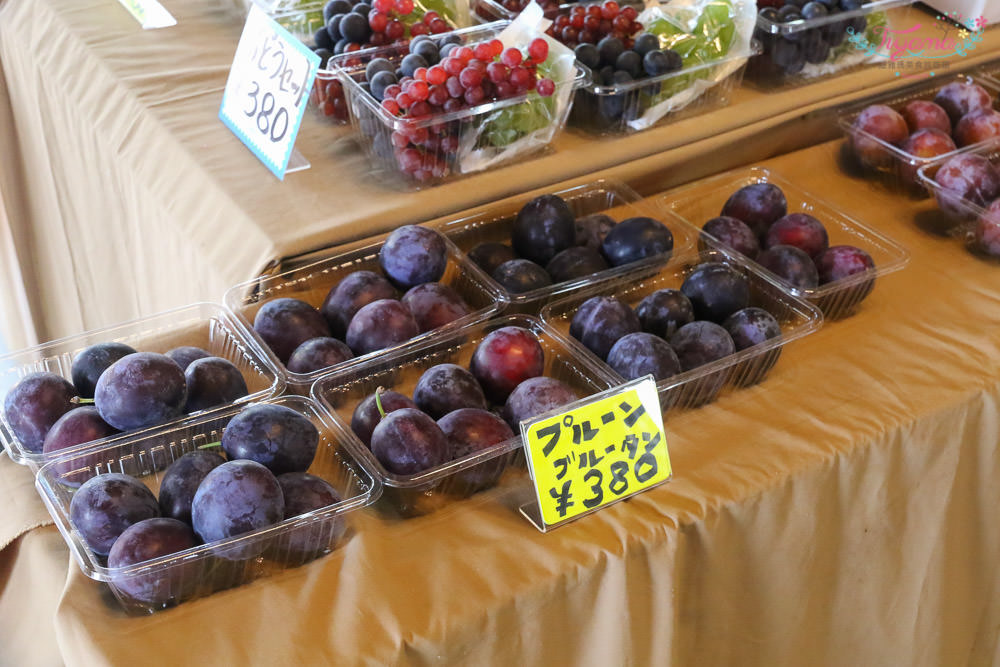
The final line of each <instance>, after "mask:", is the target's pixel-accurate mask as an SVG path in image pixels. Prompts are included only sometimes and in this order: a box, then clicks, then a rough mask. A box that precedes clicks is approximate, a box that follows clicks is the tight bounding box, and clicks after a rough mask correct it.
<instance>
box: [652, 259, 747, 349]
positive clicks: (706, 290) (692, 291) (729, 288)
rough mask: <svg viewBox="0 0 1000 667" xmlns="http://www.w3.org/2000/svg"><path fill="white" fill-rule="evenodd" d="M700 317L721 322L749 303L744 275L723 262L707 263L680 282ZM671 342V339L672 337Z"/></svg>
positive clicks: (697, 316)
mask: <svg viewBox="0 0 1000 667" xmlns="http://www.w3.org/2000/svg"><path fill="white" fill-rule="evenodd" d="M681 292H683V293H684V295H685V296H686V297H687V298H688V299H690V300H691V306H692V308H694V315H695V317H696V318H697V319H699V320H709V321H711V322H716V323H718V322H722V321H723V320H724V319H726V318H727V317H729V316H730V315H732V314H733V313H735V312H736V311H737V310H741V309H743V308H746V307H747V306H749V305H750V285H749V283H748V282H747V279H746V276H744V275H743V274H742V273H740V272H739V271H737V270H736V269H734V268H732V267H731V266H727V265H726V264H721V263H719V262H706V263H704V264H701V265H699V266H698V267H696V268H695V270H694V271H692V272H691V273H690V274H689V275H688V277H687V278H685V279H684V283H683V284H682V285H681ZM671 342H673V338H671Z"/></svg>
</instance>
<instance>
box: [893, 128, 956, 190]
mask: <svg viewBox="0 0 1000 667" xmlns="http://www.w3.org/2000/svg"><path fill="white" fill-rule="evenodd" d="M941 113H942V114H943V113H944V112H943V111H942V112H941ZM945 122H948V118H947V116H945ZM899 148H900V150H901V151H903V152H904V153H908V154H909V155H913V156H914V157H923V158H933V157H938V156H939V155H944V154H945V153H950V152H952V151H954V150H955V149H956V146H955V142H954V140H952V138H951V135H950V134H948V133H946V132H942V131H941V130H936V129H934V128H926V129H923V130H917V131H916V132H914V133H913V134H911V135H910V136H909V137H907V138H906V141H904V142H903V145H902V146H900V147H899ZM927 162H929V160H899V161H898V162H897V163H896V169H897V171H898V173H899V177H900V178H901V179H902V181H903V182H904V183H905V184H907V185H911V186H919V185H920V176H919V174H918V172H919V170H920V168H921V167H922V166H924V165H925V164H927ZM935 173H937V172H936V171H935V170H934V169H933V168H932V167H928V169H927V175H928V176H930V177H933V176H934V174H935Z"/></svg>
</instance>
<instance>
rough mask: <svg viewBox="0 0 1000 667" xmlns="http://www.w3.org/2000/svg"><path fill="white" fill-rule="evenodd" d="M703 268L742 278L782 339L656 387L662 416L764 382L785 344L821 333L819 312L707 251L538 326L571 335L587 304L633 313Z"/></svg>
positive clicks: (598, 292)
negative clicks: (622, 306)
mask: <svg viewBox="0 0 1000 667" xmlns="http://www.w3.org/2000/svg"><path fill="white" fill-rule="evenodd" d="M705 263H722V264H726V265H728V266H730V267H732V268H734V269H736V270H737V271H738V272H739V273H740V274H742V275H743V276H744V277H745V278H746V281H747V284H748V286H749V288H750V289H749V291H750V303H749V305H750V306H754V307H757V308H763V309H764V310H766V311H767V312H769V313H770V314H771V315H772V316H773V317H774V318H775V319H776V320H777V321H778V324H779V325H780V326H781V335H780V336H778V337H775V338H771V339H769V340H767V341H765V342H763V343H759V344H757V345H754V346H752V347H749V348H746V349H744V350H740V351H737V352H736V353H735V354H731V355H729V356H727V357H723V358H722V359H718V360H716V361H713V362H710V363H708V364H705V365H703V366H699V367H697V368H693V369H691V370H688V371H683V372H681V373H678V374H677V375H674V376H672V377H669V378H665V379H662V380H659V381H658V382H657V389H658V390H659V394H660V405H661V407H662V408H663V411H664V412H667V411H668V410H672V409H681V408H695V407H699V406H701V405H704V404H706V403H709V402H711V401H713V400H715V399H716V398H717V397H718V396H719V395H720V394H722V393H725V392H729V391H732V390H737V389H739V388H742V387H748V386H751V385H755V384H758V383H760V382H762V381H764V380H765V378H766V377H767V376H768V374H769V373H770V372H771V370H772V368H773V367H774V366H775V364H776V363H777V362H778V360H779V358H780V356H781V350H782V348H783V347H784V346H785V345H788V344H789V343H791V342H792V341H794V340H797V339H799V338H801V337H803V336H805V335H807V334H810V333H812V332H814V331H816V330H817V329H819V328H820V326H821V325H822V323H823V315H822V313H820V311H819V309H817V308H816V307H815V306H813V305H811V304H809V303H807V302H805V301H803V300H802V299H800V298H797V297H794V296H791V295H790V294H788V293H787V292H786V291H785V290H784V289H782V287H781V286H780V285H778V284H777V283H776V282H774V281H773V280H772V279H771V278H769V277H767V276H765V275H764V273H763V272H762V271H760V270H759V269H757V268H755V267H753V266H752V265H750V263H749V262H746V261H745V260H742V259H740V258H738V256H736V255H735V254H733V255H730V254H728V253H726V252H724V251H722V250H720V249H717V248H712V247H709V248H706V249H704V250H702V251H701V252H691V253H687V254H682V255H679V256H677V257H675V258H673V259H671V260H670V263H669V264H667V265H666V266H665V267H662V268H661V269H660V270H659V271H658V272H657V273H656V274H655V275H652V276H640V277H635V276H632V277H624V278H620V279H617V280H613V281H609V282H607V283H604V284H603V285H600V286H598V287H594V288H592V289H588V290H584V291H582V292H578V293H576V294H573V295H572V296H568V297H566V298H564V299H560V300H558V301H555V302H553V303H550V304H549V305H547V306H546V307H545V308H543V309H542V315H541V317H542V321H544V322H545V323H546V324H548V325H549V326H551V327H552V328H553V329H555V330H556V331H558V332H560V333H562V334H563V335H565V336H570V333H569V331H570V323H571V322H572V321H573V317H574V316H575V315H576V313H577V312H578V311H579V309H580V307H581V306H582V305H583V304H584V303H585V302H586V301H587V300H588V299H591V298H593V297H596V296H613V297H615V298H617V299H620V300H622V301H624V302H625V303H626V304H628V305H629V306H630V307H631V308H632V309H633V310H634V309H635V308H636V307H637V306H638V305H639V303H640V302H641V301H642V300H643V299H644V298H645V297H646V296H648V295H650V294H652V293H654V292H657V291H659V290H664V289H674V290H679V289H680V288H681V285H682V284H683V283H684V280H685V278H687V277H688V276H689V275H690V274H691V273H692V272H693V271H694V270H695V269H696V268H697V267H698V266H700V265H702V264H705ZM587 354H588V355H589V356H590V358H591V359H592V360H593V361H594V363H599V364H602V365H604V366H606V364H605V363H604V362H603V361H602V360H600V359H599V358H598V357H597V356H596V355H595V354H593V352H591V351H590V350H587ZM606 367H607V368H608V371H609V372H610V373H612V374H614V376H615V377H617V378H618V379H619V383H621V382H625V381H626V378H623V377H621V376H620V375H619V374H618V373H616V372H615V371H614V370H613V369H611V367H610V366H606Z"/></svg>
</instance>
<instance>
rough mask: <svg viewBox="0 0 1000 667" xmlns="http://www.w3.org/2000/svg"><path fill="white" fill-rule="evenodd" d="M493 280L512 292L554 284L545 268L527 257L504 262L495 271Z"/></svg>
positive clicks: (528, 290)
mask: <svg viewBox="0 0 1000 667" xmlns="http://www.w3.org/2000/svg"><path fill="white" fill-rule="evenodd" d="M493 280H495V281H497V282H498V283H500V284H501V285H503V287H504V288H505V289H506V290H507V291H509V292H511V293H512V294H524V293H525V292H530V291H531V290H535V289H541V288H542V287H548V286H549V285H551V284H552V278H551V277H549V274H548V273H547V272H546V271H545V269H543V268H542V267H540V266H539V265H538V264H535V263H534V262H532V261H530V260H527V259H512V260H510V261H509V262H504V263H503V264H501V265H500V266H498V267H497V268H496V270H495V271H494V272H493Z"/></svg>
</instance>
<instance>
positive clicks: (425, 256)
mask: <svg viewBox="0 0 1000 667" xmlns="http://www.w3.org/2000/svg"><path fill="white" fill-rule="evenodd" d="M378 259H379V263H380V264H381V266H382V270H383V271H385V275H386V276H388V278H389V280H390V281H391V282H392V283H393V284H394V285H396V286H397V287H399V288H400V289H404V290H408V289H410V288H411V287H416V286H417V285H422V284H424V283H433V282H436V281H438V280H441V276H443V275H444V270H445V269H446V268H447V267H448V247H447V245H446V244H445V241H444V237H443V236H441V234H439V233H438V232H436V231H434V230H433V229H428V228H426V227H419V226H417V225H405V226H403V227H400V228H399V229H397V230H396V231H394V232H393V233H392V234H389V237H388V238H387V239H386V240H385V243H384V244H382V250H380V251H379V254H378Z"/></svg>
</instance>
